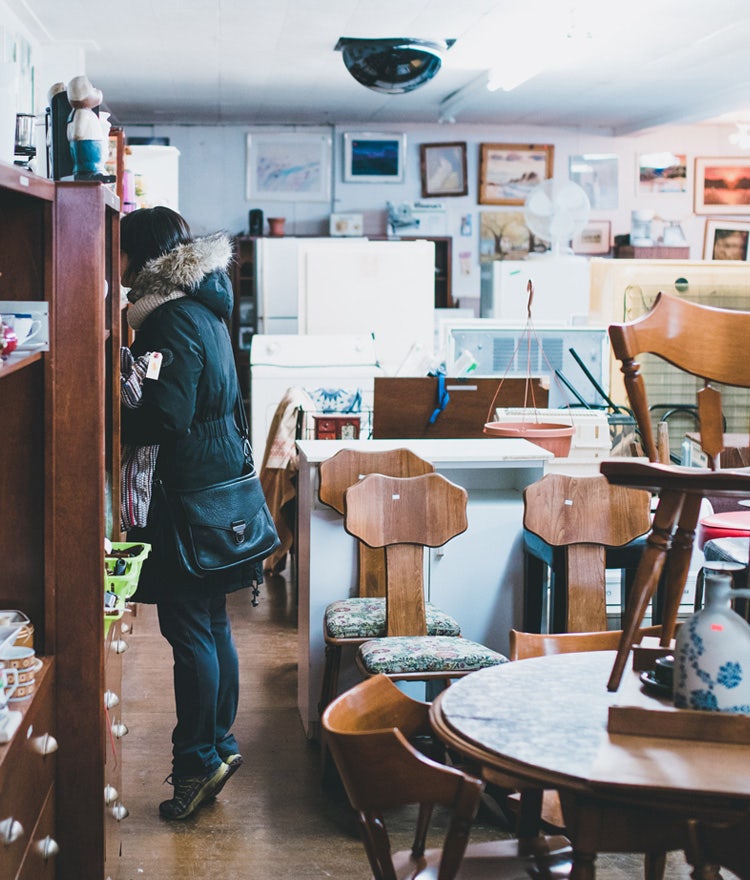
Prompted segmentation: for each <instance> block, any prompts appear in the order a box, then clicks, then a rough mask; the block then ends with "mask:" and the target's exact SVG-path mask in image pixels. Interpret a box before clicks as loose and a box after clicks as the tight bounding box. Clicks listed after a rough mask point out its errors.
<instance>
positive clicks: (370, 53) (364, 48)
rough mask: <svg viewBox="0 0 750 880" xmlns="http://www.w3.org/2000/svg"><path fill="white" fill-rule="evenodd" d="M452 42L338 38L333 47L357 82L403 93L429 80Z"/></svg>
mask: <svg viewBox="0 0 750 880" xmlns="http://www.w3.org/2000/svg"><path fill="white" fill-rule="evenodd" d="M455 42H456V41H455V40H412V39H407V38H405V37H400V38H392V39H372V40H369V39H360V38H357V37H340V38H339V41H338V43H336V46H335V50H336V51H340V52H341V53H342V55H343V58H344V64H345V65H346V69H347V70H348V71H349V73H351V75H352V76H353V77H354V79H356V80H357V82H359V83H361V84H362V85H363V86H367V88H368V89H373V91H376V92H384V93H385V94H387V95H402V94H404V93H406V92H411V91H413V90H414V89H416V88H419V86H422V85H424V84H425V83H426V82H429V81H430V80H431V79H432V78H433V76H435V74H436V73H437V72H438V70H440V66H441V64H442V63H443V53H444V52H446V51H447V50H448V49H450V47H451V46H452V45H453V44H454V43H455Z"/></svg>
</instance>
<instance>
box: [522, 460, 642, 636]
mask: <svg viewBox="0 0 750 880" xmlns="http://www.w3.org/2000/svg"><path fill="white" fill-rule="evenodd" d="M650 498H651V496H650V494H649V493H648V492H646V491H645V490H642V489H631V488H628V487H626V486H616V485H612V484H610V482H609V481H608V480H607V478H606V477H604V476H602V475H601V474H595V475H592V476H586V477H572V476H567V475H565V474H547V475H546V476H544V477H542V478H541V480H537V481H536V482H535V483H532V484H531V485H530V486H527V487H526V489H524V493H523V500H524V513H523V525H524V528H526V529H528V530H529V531H530V532H533V533H534V534H535V535H538V536H539V537H540V538H541V539H542V540H543V541H546V542H547V543H548V544H550V545H552V546H553V547H565V548H566V551H565V567H566V572H565V578H564V580H565V583H566V584H567V596H566V604H567V615H566V630H567V631H568V632H583V631H593V630H603V629H605V628H606V626H607V612H606V587H605V581H606V548H607V547H622V546H623V545H625V544H628V543H630V541H633V540H634V539H635V538H637V537H639V536H640V535H643V534H645V533H646V532H647V531H648V530H649V528H650V526H651V520H650Z"/></svg>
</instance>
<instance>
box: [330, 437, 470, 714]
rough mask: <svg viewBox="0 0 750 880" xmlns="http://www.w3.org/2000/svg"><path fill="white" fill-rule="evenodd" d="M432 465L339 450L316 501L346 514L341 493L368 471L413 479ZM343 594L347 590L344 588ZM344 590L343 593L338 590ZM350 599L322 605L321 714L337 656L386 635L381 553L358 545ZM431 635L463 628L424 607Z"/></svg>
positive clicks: (406, 456) (403, 455)
mask: <svg viewBox="0 0 750 880" xmlns="http://www.w3.org/2000/svg"><path fill="white" fill-rule="evenodd" d="M434 470H435V467H434V465H433V464H432V462H429V461H427V460H425V459H423V458H420V456H418V455H417V454H416V453H415V452H412V451H411V450H410V449H387V450H383V451H373V452H369V451H364V450H359V449H341V450H340V451H339V452H337V453H336V454H335V455H332V456H331V458H328V459H326V460H325V461H323V462H321V463H320V484H319V488H318V497H319V498H320V500H321V502H322V503H323V504H327V505H328V506H329V507H331V508H333V509H334V510H335V511H336V512H337V513H339V514H341V516H342V517H343V515H344V493H345V492H346V490H347V489H348V488H349V487H350V486H352V485H353V484H354V483H357V482H359V480H361V479H362V478H363V477H364V476H366V475H367V474H372V473H379V474H386V475H389V476H393V477H413V476H418V475H420V474H429V473H433V472H434ZM346 591H347V593H348V592H349V591H350V587H349V586H348V585H347V589H346ZM342 592H343V590H342ZM353 592H354V593H355V595H354V596H349V595H347V596H342V598H341V599H338V600H336V601H334V602H331V603H329V604H328V606H327V607H326V610H325V613H324V615H323V638H324V640H325V645H326V647H325V666H324V670H323V685H322V688H321V695H320V702H319V704H318V709H319V711H320V712H322V711H323V709H325V707H326V706H327V705H328V704H329V703H330V702H331V700H332V699H333V698H334V697H335V696H336V694H337V693H338V682H339V671H340V668H341V655H342V651H343V649H344V648H346V647H348V646H349V647H351V646H358V645H361V644H362V642H364V641H367V639H371V638H374V637H377V636H383V635H385V634H386V611H385V602H386V600H385V551H384V550H383V548H382V547H380V548H373V547H368V546H367V544H364V543H363V542H362V541H358V542H357V580H356V585H355V586H354V589H353ZM425 613H426V618H427V633H428V634H429V635H444V636H454V635H460V633H461V629H460V627H459V625H458V623H457V622H456V620H455V619H454V618H453V617H451V616H450V615H449V614H446V613H445V612H443V611H441V610H440V609H439V608H437V607H435V606H434V605H432V604H430V603H428V604H427V605H426V608H425Z"/></svg>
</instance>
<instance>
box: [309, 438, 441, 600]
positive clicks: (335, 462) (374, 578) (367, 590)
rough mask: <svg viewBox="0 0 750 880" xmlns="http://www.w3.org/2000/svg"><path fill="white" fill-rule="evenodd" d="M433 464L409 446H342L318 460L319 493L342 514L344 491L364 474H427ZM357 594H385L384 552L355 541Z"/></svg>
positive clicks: (324, 501)
mask: <svg viewBox="0 0 750 880" xmlns="http://www.w3.org/2000/svg"><path fill="white" fill-rule="evenodd" d="M434 470H435V466H434V465H433V464H432V462H430V461H426V460H425V459H424V458H420V457H419V456H418V455H417V454H416V453H415V452H412V451H411V450H410V449H386V450H383V451H379V452H377V451H376V452H365V451H362V450H359V449H341V450H340V451H339V452H337V453H336V454H335V455H332V456H331V457H330V458H328V459H326V460H325V461H323V462H321V463H320V485H319V488H318V497H319V498H320V501H321V502H322V503H323V504H327V505H328V506H329V507H332V508H333V509H334V510H335V511H337V512H338V513H340V514H341V515H342V516H343V515H344V493H345V492H346V490H347V489H348V488H349V486H352V485H353V484H354V483H356V482H358V481H359V480H360V479H362V477H363V476H366V475H367V474H387V475H388V476H392V477H415V476H417V475H419V474H430V473H433V472H434ZM357 590H358V595H359V596H362V597H365V596H385V552H384V551H383V550H382V549H374V548H372V547H368V546H366V545H365V544H362V542H361V541H360V542H359V544H358V556H357Z"/></svg>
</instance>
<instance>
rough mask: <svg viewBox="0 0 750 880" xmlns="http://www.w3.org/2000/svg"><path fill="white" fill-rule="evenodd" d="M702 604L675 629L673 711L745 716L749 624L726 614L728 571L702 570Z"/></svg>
mask: <svg viewBox="0 0 750 880" xmlns="http://www.w3.org/2000/svg"><path fill="white" fill-rule="evenodd" d="M705 595H706V601H705V605H704V607H703V609H702V610H701V611H697V612H696V613H695V614H693V615H692V616H691V617H690V618H688V620H686V621H685V623H683V624H682V626H681V627H680V630H679V632H678V633H677V639H676V643H675V652H674V655H675V667H674V704H675V706H676V707H677V708H678V709H702V710H705V711H709V712H733V713H736V714H745V715H750V624H748V623H747V621H745V620H743V619H742V617H740V615H739V614H737V613H736V612H735V611H733V610H732V608H731V605H730V600H731V599H732V597H734V596H750V590H748V589H743V590H734V589H732V576H731V573H730V572H728V571H718V570H713V571H712V570H710V569H707V570H706V583H705Z"/></svg>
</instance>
